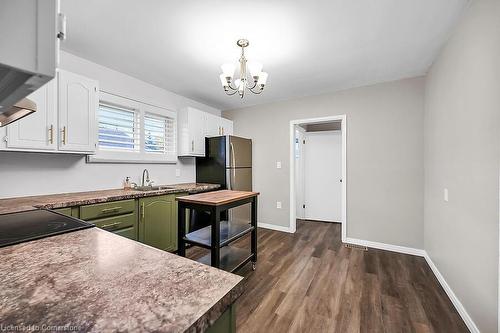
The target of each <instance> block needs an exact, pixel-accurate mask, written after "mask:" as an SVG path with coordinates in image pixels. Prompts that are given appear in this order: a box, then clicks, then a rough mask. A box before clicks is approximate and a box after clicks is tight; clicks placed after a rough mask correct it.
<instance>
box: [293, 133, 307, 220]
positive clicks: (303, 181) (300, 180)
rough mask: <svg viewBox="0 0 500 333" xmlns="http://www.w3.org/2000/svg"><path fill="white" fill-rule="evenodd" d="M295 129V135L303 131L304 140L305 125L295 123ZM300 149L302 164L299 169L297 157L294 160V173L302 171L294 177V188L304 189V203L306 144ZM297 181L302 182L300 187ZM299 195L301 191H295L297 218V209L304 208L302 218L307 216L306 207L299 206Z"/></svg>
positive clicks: (303, 193) (300, 162) (303, 192)
mask: <svg viewBox="0 0 500 333" xmlns="http://www.w3.org/2000/svg"><path fill="white" fill-rule="evenodd" d="M294 131H295V132H294V135H295V134H297V132H300V133H302V136H303V137H304V140H305V137H306V131H305V129H304V128H303V127H300V126H298V125H294ZM294 139H296V137H294ZM294 144H295V141H294ZM300 149H301V152H300V159H299V161H298V162H299V164H301V165H300V166H299V167H300V170H298V168H299V167H298V166H297V164H296V162H297V159H295V160H294V161H295V162H294V163H295V164H294V173H296V172H297V171H300V173H299V177H297V174H295V178H294V189H299V188H300V189H301V190H302V191H301V192H302V193H301V195H302V204H304V202H305V200H304V199H305V188H304V185H305V175H304V170H305V169H304V165H305V160H304V152H305V149H304V144H302V143H301V144H300ZM295 153H296V152H295V150H294V154H295ZM297 182H300V183H302V184H301V185H300V187H299V185H298V184H297ZM298 195H299V193H298V192H297V191H295V204H296V206H295V214H296V218H297V215H298V214H297V211H300V210H302V218H305V209H304V208H300V206H299V207H297V199H298ZM297 208H299V209H297ZM299 218H300V217H299Z"/></svg>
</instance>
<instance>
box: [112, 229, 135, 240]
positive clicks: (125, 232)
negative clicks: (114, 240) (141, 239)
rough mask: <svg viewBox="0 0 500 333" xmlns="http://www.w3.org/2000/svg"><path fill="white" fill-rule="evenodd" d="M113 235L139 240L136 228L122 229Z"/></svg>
mask: <svg viewBox="0 0 500 333" xmlns="http://www.w3.org/2000/svg"><path fill="white" fill-rule="evenodd" d="M113 233H114V234H116V235H118V236H123V237H127V238H130V239H133V240H137V230H136V228H135V227H129V228H125V229H120V230H117V231H113Z"/></svg>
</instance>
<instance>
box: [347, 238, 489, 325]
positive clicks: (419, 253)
mask: <svg viewBox="0 0 500 333" xmlns="http://www.w3.org/2000/svg"><path fill="white" fill-rule="evenodd" d="M344 243H351V244H356V245H361V246H367V247H371V248H375V249H380V250H386V251H393V252H398V253H403V254H410V255H414V256H419V257H424V258H425V261H426V262H427V264H428V265H429V267H430V268H431V270H432V272H433V273H434V275H435V276H436V278H437V279H438V281H439V283H440V284H441V287H443V289H444V291H445V292H446V295H448V298H449V299H450V301H451V302H452V303H453V306H455V309H457V311H458V313H459V314H460V317H462V320H463V321H464V322H465V325H467V328H468V329H469V331H471V333H480V331H479V329H478V328H477V326H476V324H475V323H474V321H473V320H472V318H471V317H470V316H469V314H468V313H467V311H466V310H465V307H464V306H463V305H462V303H461V302H460V300H459V299H458V297H457V295H455V293H454V292H453V290H452V289H451V287H450V286H449V285H448V283H447V282H446V280H445V279H444V277H443V275H441V273H440V272H439V270H438V269H437V267H436V265H434V262H433V261H432V260H431V258H430V257H429V255H428V254H427V252H426V251H425V250H421V249H415V248H411V247H405V246H399V245H392V244H385V243H379V242H371V241H367V240H363V239H356V238H350V237H347V238H346V240H345V242H344Z"/></svg>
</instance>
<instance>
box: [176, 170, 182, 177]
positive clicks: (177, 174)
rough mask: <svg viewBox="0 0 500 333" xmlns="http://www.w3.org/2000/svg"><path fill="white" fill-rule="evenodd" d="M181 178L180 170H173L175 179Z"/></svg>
mask: <svg viewBox="0 0 500 333" xmlns="http://www.w3.org/2000/svg"><path fill="white" fill-rule="evenodd" d="M180 176H181V169H175V177H180Z"/></svg>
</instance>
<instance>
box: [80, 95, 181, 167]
mask: <svg viewBox="0 0 500 333" xmlns="http://www.w3.org/2000/svg"><path fill="white" fill-rule="evenodd" d="M100 97H101V98H100V102H99V110H98V113H97V122H98V140H97V142H98V146H97V151H96V154H95V155H91V156H88V157H87V161H88V162H90V163H92V162H95V163H99V162H103V163H104V162H114V163H176V162H177V142H176V135H177V132H176V126H177V114H176V113H175V112H172V111H170V110H167V109H164V108H161V107H157V106H154V105H151V104H147V103H143V102H139V101H136V100H132V99H128V98H124V97H121V96H116V95H113V94H109V93H105V92H103V91H101V92H100Z"/></svg>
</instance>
